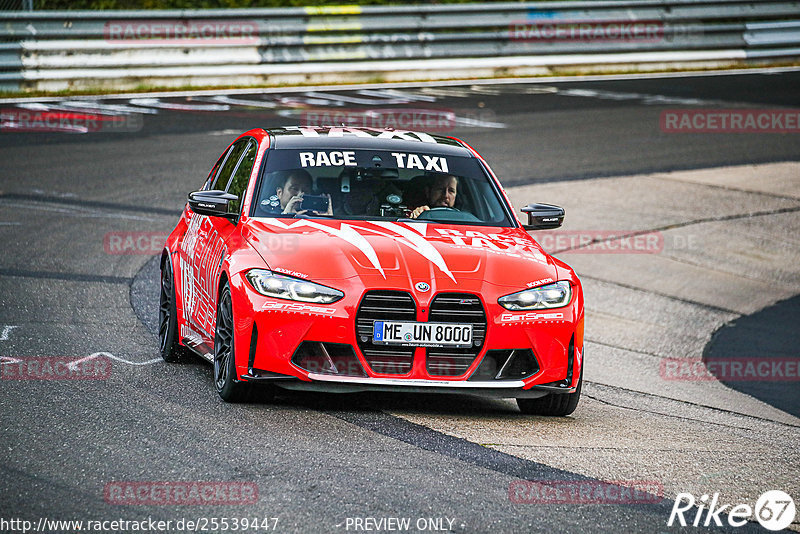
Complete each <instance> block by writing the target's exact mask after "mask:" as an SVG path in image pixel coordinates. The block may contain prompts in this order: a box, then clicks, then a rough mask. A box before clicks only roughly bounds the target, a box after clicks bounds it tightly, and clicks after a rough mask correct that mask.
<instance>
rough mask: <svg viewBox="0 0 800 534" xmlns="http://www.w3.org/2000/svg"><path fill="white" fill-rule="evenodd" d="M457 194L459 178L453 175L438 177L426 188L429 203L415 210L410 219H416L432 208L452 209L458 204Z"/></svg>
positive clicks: (440, 175)
mask: <svg viewBox="0 0 800 534" xmlns="http://www.w3.org/2000/svg"><path fill="white" fill-rule="evenodd" d="M457 193H458V178H456V177H455V176H453V175H452V174H439V175H436V176H435V177H434V178H433V179H432V180H431V182H430V184H429V185H428V186H426V187H425V198H426V199H428V203H427V204H425V205H423V206H419V207H418V208H416V209H414V210H413V211H412V212H411V214H410V215H409V217H410V218H412V219H416V218H417V217H419V216H420V214H421V213H422V212H423V211H428V210H430V209H431V208H452V207H453V206H454V205H455V203H456V194H457Z"/></svg>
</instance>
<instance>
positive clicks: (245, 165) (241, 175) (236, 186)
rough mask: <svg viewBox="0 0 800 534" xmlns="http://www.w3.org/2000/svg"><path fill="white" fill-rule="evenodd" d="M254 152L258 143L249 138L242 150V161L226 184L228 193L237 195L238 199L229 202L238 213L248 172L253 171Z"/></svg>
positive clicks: (245, 187) (256, 150)
mask: <svg viewBox="0 0 800 534" xmlns="http://www.w3.org/2000/svg"><path fill="white" fill-rule="evenodd" d="M256 152H258V144H257V143H256V142H255V141H254V140H252V139H251V140H250V143H249V144H248V145H247V149H246V150H245V152H244V156H243V157H242V161H241V163H239V166H238V167H237V168H236V170H235V171H234V173H233V178H232V179H231V182H230V184H229V185H228V193H231V194H234V195H236V196H237V197H239V200H237V201H231V203H230V207H231V210H232V211H233V212H237V213H238V212H239V210H240V209H241V207H242V200H243V199H244V192H245V191H246V190H247V184H248V182H249V181H250V173H251V172H252V171H253V164H254V163H255V162H256Z"/></svg>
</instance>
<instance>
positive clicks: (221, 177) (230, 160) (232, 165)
mask: <svg viewBox="0 0 800 534" xmlns="http://www.w3.org/2000/svg"><path fill="white" fill-rule="evenodd" d="M248 141H249V140H248V139H240V140H239V141H237V142H236V143H235V144H234V145H233V146H232V147H231V149H230V150H229V151H228V156H227V157H226V158H225V161H224V162H223V164H222V167H221V168H220V170H219V172H218V173H217V177H216V178H214V182H213V183H212V184H211V187H209V190H219V191H225V188H226V187H228V182H229V181H230V178H231V174H233V171H234V170H235V169H236V164H237V163H239V158H240V157H241V156H242V152H244V149H245V148H246V147H247V143H248Z"/></svg>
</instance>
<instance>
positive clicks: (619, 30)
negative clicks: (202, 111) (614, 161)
mask: <svg viewBox="0 0 800 534" xmlns="http://www.w3.org/2000/svg"><path fill="white" fill-rule="evenodd" d="M798 58H800V2H797V1H794V2H786V1H782V2H781V1H763V0H762V1H744V0H614V1H591V2H585V1H562V2H540V3H495V4H448V5H414V6H368V7H358V6H328V7H305V8H280V9H230V10H201V11H186V10H184V11H92V12H87V11H61V12H54V11H53V12H47V11H40V12H5V13H0V87H2V88H3V89H6V90H26V89H27V90H62V89H70V88H71V89H91V88H114V89H127V88H132V87H135V86H138V85H149V86H187V85H201V86H213V85H221V84H225V85H229V84H237V85H250V84H263V83H309V82H311V83H318V82H352V81H376V80H380V79H385V80H400V79H419V78H444V77H460V76H492V75H498V74H546V73H552V72H554V71H559V70H576V69H582V70H602V69H603V68H615V69H620V68H638V69H642V70H648V69H649V70H653V69H660V68H665V67H669V66H675V65H676V64H683V65H686V64H688V65H690V66H708V65H713V66H725V65H733V64H737V63H743V62H758V61H761V62H764V61H781V62H792V61H795V60H797V59H798ZM625 66H628V67H625Z"/></svg>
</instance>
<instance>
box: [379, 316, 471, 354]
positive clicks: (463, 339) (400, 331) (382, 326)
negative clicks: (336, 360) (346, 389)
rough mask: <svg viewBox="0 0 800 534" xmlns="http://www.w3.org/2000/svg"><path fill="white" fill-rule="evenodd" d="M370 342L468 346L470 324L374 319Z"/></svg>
mask: <svg viewBox="0 0 800 534" xmlns="http://www.w3.org/2000/svg"><path fill="white" fill-rule="evenodd" d="M372 342H373V343H375V344H376V345H399V346H403V347H412V346H413V347H455V348H468V347H471V346H472V325H471V324H448V323H412V322H400V321H375V322H374V323H373V325H372Z"/></svg>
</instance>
